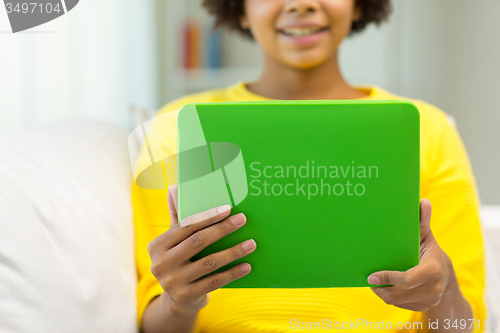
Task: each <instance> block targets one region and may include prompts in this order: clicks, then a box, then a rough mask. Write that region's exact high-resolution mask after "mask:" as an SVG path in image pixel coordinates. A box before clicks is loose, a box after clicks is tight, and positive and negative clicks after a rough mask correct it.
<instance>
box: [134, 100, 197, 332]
mask: <svg viewBox="0 0 500 333" xmlns="http://www.w3.org/2000/svg"><path fill="white" fill-rule="evenodd" d="M188 102H189V101H186V100H185V99H180V100H177V101H174V102H172V103H170V104H167V105H166V106H165V107H163V108H162V109H161V110H160V111H159V112H158V115H159V116H162V115H165V113H167V112H170V111H172V112H175V111H174V110H176V109H179V108H180V107H182V105H184V104H186V103H188ZM169 117H170V118H171V119H169V121H168V122H167V123H166V122H165V121H156V120H155V119H153V121H152V125H151V129H150V130H149V132H148V130H146V132H148V133H147V134H146V137H147V140H146V145H145V146H144V145H143V146H142V147H141V149H140V152H139V157H138V159H137V161H136V169H138V170H143V169H144V168H145V167H147V166H148V165H150V164H151V158H150V154H153V155H155V149H154V148H148V147H152V146H157V147H159V146H161V150H163V151H165V153H166V154H167V155H171V154H175V152H176V147H175V146H176V141H177V140H176V136H177V132H176V124H175V123H174V122H175V121H173V119H176V115H173V116H169ZM156 119H159V118H156ZM158 126H161V128H157V127H158ZM152 141H156V142H152ZM158 141H161V142H158ZM148 150H149V151H148ZM164 178H165V179H161V180H160V179H154V181H165V185H166V186H165V187H166V189H148V188H144V187H140V186H138V185H137V183H136V182H135V181H134V183H133V184H132V193H131V195H132V207H133V214H134V226H135V258H136V267H137V277H138V286H137V320H138V325H139V328H140V329H141V330H142V319H143V316H144V312H145V310H146V308H147V306H148V305H149V303H150V302H151V300H153V299H154V298H155V297H157V296H159V295H161V294H162V293H163V288H162V287H161V285H160V283H159V282H158V280H157V279H156V278H155V277H154V275H153V274H152V273H151V259H150V257H149V253H148V251H147V246H148V244H149V242H151V241H152V240H153V239H155V238H156V237H158V236H159V235H161V234H162V233H164V232H165V231H167V230H168V229H169V228H170V213H169V210H168V202H167V194H168V186H169V184H168V180H167V179H166V177H164Z"/></svg>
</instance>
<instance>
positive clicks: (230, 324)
mask: <svg viewBox="0 0 500 333" xmlns="http://www.w3.org/2000/svg"><path fill="white" fill-rule="evenodd" d="M358 89H359V90H363V91H365V92H366V93H368V96H367V97H365V98H363V99H374V100H376V99H379V100H380V99H385V100H387V99H403V98H401V97H398V96H395V95H392V94H389V93H388V92H386V91H384V90H382V89H380V88H377V87H371V88H358ZM257 100H267V98H265V97H262V96H259V95H256V94H253V93H251V92H250V91H249V90H248V89H246V86H245V84H244V83H243V82H238V83H236V84H234V85H231V86H229V87H227V88H225V89H217V90H209V91H205V92H202V93H197V94H193V95H188V96H185V97H182V98H180V99H178V100H175V101H173V102H171V103H169V104H168V105H166V106H165V107H164V108H162V109H161V110H160V113H165V112H167V111H170V110H174V109H178V108H180V107H182V106H183V105H185V104H187V103H195V102H198V103H201V102H222V101H257ZM412 102H413V103H415V105H416V106H417V107H418V108H419V110H420V115H421V116H420V122H421V126H420V127H421V152H420V160H421V165H420V168H421V170H420V175H421V181H420V182H421V184H420V186H421V196H422V198H424V197H425V198H428V199H429V200H430V201H431V202H432V206H433V207H432V211H433V215H432V221H431V229H432V231H433V233H434V235H435V237H436V239H437V241H438V243H439V245H440V246H441V248H442V249H443V250H444V251H445V252H446V253H447V254H448V256H449V257H450V258H451V260H452V262H453V267H454V269H455V272H456V276H457V279H458V282H459V285H460V289H461V291H462V293H463V295H464V296H465V298H466V299H467V300H468V301H469V303H470V305H471V307H472V309H473V312H474V316H475V318H476V320H481V327H480V329H478V325H477V324H476V325H474V333H477V332H481V331H483V325H482V321H483V320H484V319H485V317H486V310H485V305H484V300H483V294H484V251H483V240H482V231H481V226H480V222H479V215H478V207H479V201H478V197H477V192H476V186H475V179H474V176H473V175H472V171H471V167H470V163H469V159H468V156H467V153H466V151H465V149H464V146H463V144H462V141H461V139H460V137H459V135H458V133H457V131H456V130H455V128H454V127H453V126H452V125H450V123H449V122H448V119H447V117H446V115H445V114H444V113H443V112H442V111H440V110H439V109H437V108H436V107H433V106H431V105H429V104H426V103H424V102H422V101H418V100H412ZM170 135H171V136H175V135H177V133H175V131H170ZM167 140H169V139H168V138H167ZM132 200H133V207H134V219H135V231H136V261H137V272H138V278H139V286H138V290H137V300H138V320H139V323H141V320H142V316H143V313H144V311H145V309H146V306H147V305H148V303H149V302H150V301H151V300H152V299H153V298H154V297H155V296H158V295H160V294H161V293H162V291H163V290H162V288H161V286H160V284H159V283H158V281H157V280H156V279H155V277H154V276H153V275H152V274H151V272H150V266H151V261H150V258H149V255H148V252H147V244H148V243H149V242H150V241H151V240H153V239H154V238H156V237H157V236H159V235H160V234H161V233H163V232H164V231H166V230H167V229H168V228H169V225H170V217H169V212H168V206H167V190H148V189H143V188H139V187H138V186H136V184H134V185H133V189H132ZM155 225H156V227H155ZM158 225H160V226H161V227H157V226H158ZM250 274H251V273H250ZM421 318H422V313H420V312H413V311H409V310H403V309H400V308H397V307H395V306H391V305H387V304H385V303H384V302H383V301H382V300H381V299H379V298H378V297H377V296H376V295H375V294H374V293H373V292H372V291H371V290H370V289H369V288H318V289H296V290H290V289H219V290H216V291H214V292H212V293H211V294H210V302H209V304H208V305H207V306H206V307H205V308H203V309H202V310H201V311H200V314H199V319H198V322H197V326H196V331H195V332H197V333H198V332H202V333H232V332H235V333H236V332H237V333H264V332H266V333H267V332H273V333H277V332H295V331H297V328H298V327H304V328H306V327H307V325H308V323H309V324H310V325H311V327H313V326H314V322H320V323H321V324H322V329H319V328H318V324H316V329H307V330H306V331H316V330H321V331H323V330H325V328H326V327H328V328H333V327H335V324H336V323H337V328H341V327H340V326H339V325H342V323H345V322H347V323H349V322H350V321H351V323H352V322H353V321H355V322H357V323H360V325H358V326H357V330H361V331H363V330H370V326H371V327H373V328H375V327H377V326H376V325H377V323H378V325H384V326H383V327H384V328H386V331H387V330H388V331H397V330H401V329H398V323H403V324H399V327H400V328H402V326H401V325H404V323H409V324H406V325H407V326H406V327H407V328H408V327H409V326H410V325H411V323H413V322H417V321H419V320H421ZM358 320H364V322H363V323H364V324H363V323H362V322H360V321H358ZM382 321H383V323H384V324H381V323H382ZM368 322H370V323H372V324H371V325H370V324H368ZM388 322H390V323H391V325H392V329H387V323H388ZM300 323H302V324H300ZM443 324H444V323H443ZM299 325H300V326H299ZM440 325H441V323H440ZM412 326H413V325H412ZM348 327H349V328H354V326H347V325H346V324H344V326H343V329H346V328H348ZM426 327H427V323H424V325H423V329H424V330H426ZM403 330H404V329H403ZM416 330H417V329H416V326H414V328H410V329H408V330H407V331H416Z"/></svg>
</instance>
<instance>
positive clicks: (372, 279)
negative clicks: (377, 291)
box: [368, 275, 380, 285]
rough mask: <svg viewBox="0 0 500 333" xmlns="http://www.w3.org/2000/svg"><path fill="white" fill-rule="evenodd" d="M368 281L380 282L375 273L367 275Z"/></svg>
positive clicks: (370, 282) (371, 282)
mask: <svg viewBox="0 0 500 333" xmlns="http://www.w3.org/2000/svg"><path fill="white" fill-rule="evenodd" d="M368 283H369V284H377V285H379V284H380V278H379V277H378V276H377V275H370V276H369V277H368Z"/></svg>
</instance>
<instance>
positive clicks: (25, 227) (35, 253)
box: [0, 121, 137, 332]
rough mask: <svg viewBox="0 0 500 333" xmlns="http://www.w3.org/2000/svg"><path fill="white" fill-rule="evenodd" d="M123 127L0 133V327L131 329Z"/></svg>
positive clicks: (83, 125) (65, 126) (130, 237)
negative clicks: (3, 134)
mask: <svg viewBox="0 0 500 333" xmlns="http://www.w3.org/2000/svg"><path fill="white" fill-rule="evenodd" d="M131 182H132V176H131V170H130V161H129V157H128V146H127V133H126V131H125V130H123V129H121V128H119V127H116V126H114V125H110V124H105V123H100V122H91V121H77V122H70V123H62V124H56V125H51V126H48V127H43V128H38V129H32V130H28V131H24V132H19V133H16V134H13V135H8V136H5V137H2V138H0V313H1V314H2V315H1V316H0V331H1V332H137V325H136V285H137V275H136V270H135V262H134V234H133V222H132V212H131V203H130V185H131Z"/></svg>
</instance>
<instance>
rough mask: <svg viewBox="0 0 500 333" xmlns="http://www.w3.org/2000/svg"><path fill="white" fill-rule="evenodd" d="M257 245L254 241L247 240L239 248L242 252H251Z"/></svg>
mask: <svg viewBox="0 0 500 333" xmlns="http://www.w3.org/2000/svg"><path fill="white" fill-rule="evenodd" d="M256 245H257V244H256V243H255V241H254V240H253V239H249V240H247V241H244V242H243V243H242V244H241V247H242V248H243V250H245V251H247V252H248V251H250V250H253V249H254V248H255V246H256Z"/></svg>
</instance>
